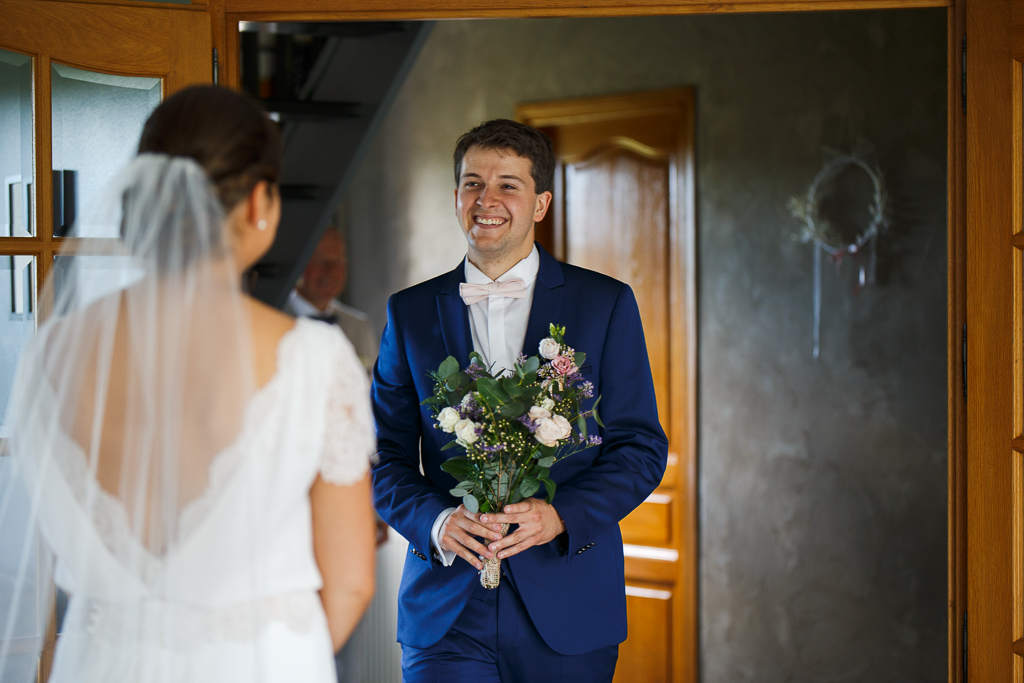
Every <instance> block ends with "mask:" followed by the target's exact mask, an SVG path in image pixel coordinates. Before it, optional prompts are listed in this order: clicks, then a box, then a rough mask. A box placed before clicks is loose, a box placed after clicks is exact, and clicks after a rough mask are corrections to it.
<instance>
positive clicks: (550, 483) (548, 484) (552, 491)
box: [541, 478, 555, 505]
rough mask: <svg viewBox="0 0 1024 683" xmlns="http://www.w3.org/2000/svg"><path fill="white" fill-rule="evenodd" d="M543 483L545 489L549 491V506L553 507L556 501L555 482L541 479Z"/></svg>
mask: <svg viewBox="0 0 1024 683" xmlns="http://www.w3.org/2000/svg"><path fill="white" fill-rule="evenodd" d="M541 481H542V482H544V488H546V489H547V490H548V505H551V502H552V501H553V500H554V499H555V482H553V481H551V480H550V479H547V478H545V479H541Z"/></svg>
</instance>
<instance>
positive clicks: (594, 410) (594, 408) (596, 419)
mask: <svg viewBox="0 0 1024 683" xmlns="http://www.w3.org/2000/svg"><path fill="white" fill-rule="evenodd" d="M600 402H601V397H600V396H598V397H597V400H596V401H594V405H593V406H591V407H590V412H592V413H594V422H596V423H597V424H598V426H600V427H601V429H604V422H602V421H601V415H600V414H598V412H597V404H598V403H600Z"/></svg>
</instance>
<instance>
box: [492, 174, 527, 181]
mask: <svg viewBox="0 0 1024 683" xmlns="http://www.w3.org/2000/svg"><path fill="white" fill-rule="evenodd" d="M498 177H499V178H506V179H508V180H518V181H519V182H523V179H522V178H520V177H519V176H517V175H500V176H498Z"/></svg>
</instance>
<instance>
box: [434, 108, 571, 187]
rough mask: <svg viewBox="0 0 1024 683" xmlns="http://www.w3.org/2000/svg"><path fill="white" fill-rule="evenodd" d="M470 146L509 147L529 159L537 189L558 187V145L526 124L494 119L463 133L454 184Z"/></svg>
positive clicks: (456, 146) (458, 178)
mask: <svg viewBox="0 0 1024 683" xmlns="http://www.w3.org/2000/svg"><path fill="white" fill-rule="evenodd" d="M470 147H480V148H483V149H496V150H508V151H510V152H513V153H515V154H516V156H521V157H524V158H526V159H529V160H530V175H531V176H533V185H534V192H536V193H537V194H540V193H542V192H552V191H554V188H555V148H554V145H552V144H551V138H549V137H548V136H547V135H545V134H544V133H542V132H541V131H539V130H537V129H536V128H531V127H530V126H527V125H526V124H525V123H519V122H518V121H512V120H511V119H492V120H490V121H485V122H483V123H481V124H480V125H479V126H477V127H476V128H474V129H473V130H471V131H469V132H468V133H464V134H463V135H462V137H460V138H459V141H458V142H457V143H455V155H454V157H455V158H454V160H455V185H456V187H457V186H458V184H459V180H460V176H461V175H462V158H463V157H465V156H466V152H467V151H469V148H470Z"/></svg>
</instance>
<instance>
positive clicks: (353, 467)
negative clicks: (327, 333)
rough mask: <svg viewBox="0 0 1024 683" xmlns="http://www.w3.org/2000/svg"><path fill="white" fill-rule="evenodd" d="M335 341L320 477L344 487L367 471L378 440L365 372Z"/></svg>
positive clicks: (343, 345) (342, 343)
mask: <svg viewBox="0 0 1024 683" xmlns="http://www.w3.org/2000/svg"><path fill="white" fill-rule="evenodd" d="M338 336H339V337H341V334H340V331H339V334H338ZM338 341H339V343H338V345H337V353H336V354H335V357H336V360H335V362H334V367H333V369H332V373H331V376H330V378H329V379H328V385H327V405H326V415H325V425H324V443H323V451H322V453H321V456H320V476H322V477H323V479H324V481H326V482H328V483H330V484H337V485H339V486H347V485H349V484H354V483H356V482H357V481H359V480H360V479H361V478H362V477H363V476H364V475H365V474H366V471H367V470H368V469H369V468H370V457H371V456H372V455H373V454H374V452H375V451H376V449H377V439H376V433H375V431H376V430H375V428H374V424H373V414H372V412H371V410H370V388H369V386H368V383H367V381H366V370H365V368H363V366H362V364H361V363H360V362H359V359H358V358H357V357H356V354H355V351H354V350H353V349H352V345H351V344H350V343H348V340H346V339H344V338H340V339H339V340H338Z"/></svg>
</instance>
